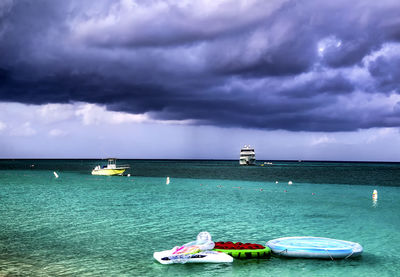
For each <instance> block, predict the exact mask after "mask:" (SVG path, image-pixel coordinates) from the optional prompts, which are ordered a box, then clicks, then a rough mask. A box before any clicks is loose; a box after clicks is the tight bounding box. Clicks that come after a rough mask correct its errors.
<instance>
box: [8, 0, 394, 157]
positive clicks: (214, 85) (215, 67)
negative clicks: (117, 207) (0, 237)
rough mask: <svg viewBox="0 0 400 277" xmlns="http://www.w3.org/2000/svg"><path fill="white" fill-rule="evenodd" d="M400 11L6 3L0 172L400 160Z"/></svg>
mask: <svg viewBox="0 0 400 277" xmlns="http://www.w3.org/2000/svg"><path fill="white" fill-rule="evenodd" d="M399 11H400V2H399V1H397V0H390V1H386V0H383V1H370V0H355V1H342V0H338V1H316V0H314V1H310V0H304V1H282V0H271V1H257V0H250V1H237V0H235V1H229V0H225V1H224V0H221V1H218V0H213V1H211V0H200V1H168V0H167V1H157V0H148V1H134V0H120V1H115V0H97V1H80V0H76V1H75V0H65V1H54V0H35V1H32V0H30V1H27V0H18V1H16V0H2V1H0V107H1V109H0V148H1V149H0V157H100V156H102V155H106V156H107V155H119V156H123V157H131V158H236V156H237V155H238V151H239V150H240V147H241V146H242V144H252V145H255V147H256V152H257V153H258V158H263V159H323V160H324V159H336V160H391V161H400V158H399V157H400V152H399V151H400V150H397V149H400V139H399V132H398V127H399V125H400V94H399V93H400V13H399ZM94 145H100V146H101V147H95V146H94ZM1 146H2V147H1ZM257 149H258V150H259V151H257Z"/></svg>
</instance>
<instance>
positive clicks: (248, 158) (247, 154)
mask: <svg viewBox="0 0 400 277" xmlns="http://www.w3.org/2000/svg"><path fill="white" fill-rule="evenodd" d="M255 163H256V153H255V152H254V148H251V147H250V145H245V146H244V147H243V148H242V149H241V150H240V160H239V164H240V165H255Z"/></svg>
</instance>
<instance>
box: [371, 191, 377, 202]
mask: <svg viewBox="0 0 400 277" xmlns="http://www.w3.org/2000/svg"><path fill="white" fill-rule="evenodd" d="M372 200H378V191H377V190H376V189H374V192H373V193H372Z"/></svg>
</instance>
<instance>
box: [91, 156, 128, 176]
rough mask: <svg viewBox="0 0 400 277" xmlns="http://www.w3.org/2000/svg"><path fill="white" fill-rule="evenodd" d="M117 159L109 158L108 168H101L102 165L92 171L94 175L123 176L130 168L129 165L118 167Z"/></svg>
mask: <svg viewBox="0 0 400 277" xmlns="http://www.w3.org/2000/svg"><path fill="white" fill-rule="evenodd" d="M116 162H117V159H114V158H109V159H108V163H107V166H103V167H101V166H100V165H98V166H96V167H95V168H94V169H93V170H92V175H104V176H113V175H122V174H124V172H125V170H127V169H128V168H129V166H128V165H122V166H118V167H117V163H116Z"/></svg>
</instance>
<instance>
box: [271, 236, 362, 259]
mask: <svg viewBox="0 0 400 277" xmlns="http://www.w3.org/2000/svg"><path fill="white" fill-rule="evenodd" d="M267 246H268V247H269V248H271V250H272V252H273V253H274V254H276V255H280V256H286V257H296V258H316V259H332V260H333V259H347V258H350V257H357V256H360V255H361V253H362V251H363V248H362V246H361V245H360V244H358V243H356V242H351V241H344V240H337V239H330V238H321V237H285V238H279V239H274V240H270V241H268V242H267Z"/></svg>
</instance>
